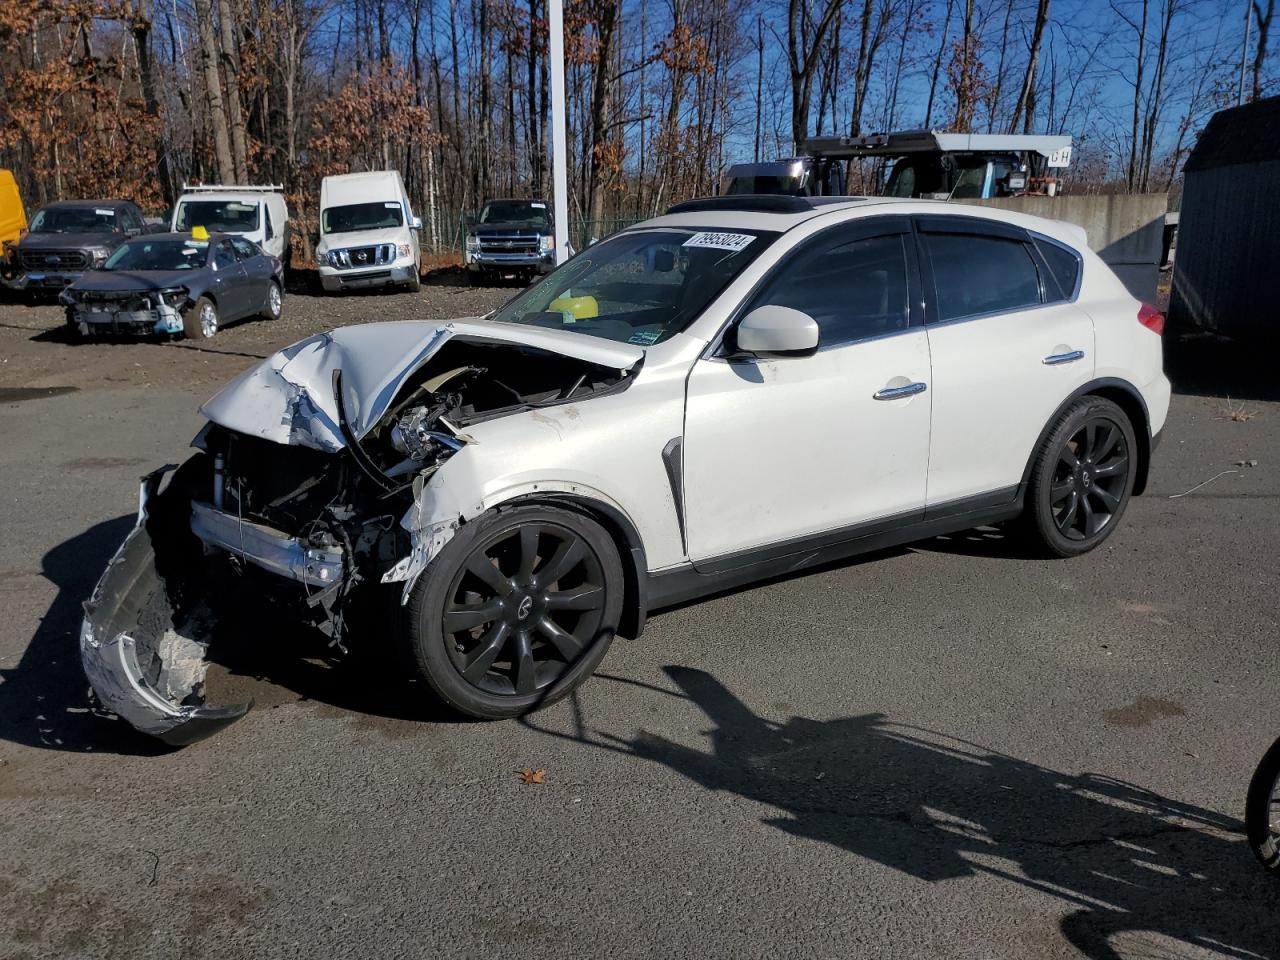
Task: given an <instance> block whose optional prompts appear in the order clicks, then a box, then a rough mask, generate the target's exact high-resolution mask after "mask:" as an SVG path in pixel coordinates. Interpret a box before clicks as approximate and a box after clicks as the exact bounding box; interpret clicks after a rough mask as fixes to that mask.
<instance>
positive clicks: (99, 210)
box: [93, 207, 116, 217]
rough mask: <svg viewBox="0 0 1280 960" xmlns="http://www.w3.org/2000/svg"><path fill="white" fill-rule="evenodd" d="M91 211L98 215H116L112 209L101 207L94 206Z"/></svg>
mask: <svg viewBox="0 0 1280 960" xmlns="http://www.w3.org/2000/svg"><path fill="white" fill-rule="evenodd" d="M93 212H94V213H96V214H97V215H98V216H100V217H114V216H115V215H116V212H115V211H114V210H105V209H103V208H101V207H94V208H93Z"/></svg>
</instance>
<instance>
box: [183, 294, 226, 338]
mask: <svg viewBox="0 0 1280 960" xmlns="http://www.w3.org/2000/svg"><path fill="white" fill-rule="evenodd" d="M217 332H218V308H217V307H216V306H214V303H213V301H212V300H210V299H209V298H208V297H201V298H200V299H198V300H197V301H196V302H195V303H193V304H192V305H191V306H190V307H189V308H188V309H187V310H186V311H185V312H184V313H183V314H182V333H183V336H185V337H186V338H187V339H188V340H208V339H209V338H210V337H212V336H213V335H214V334H216V333H217Z"/></svg>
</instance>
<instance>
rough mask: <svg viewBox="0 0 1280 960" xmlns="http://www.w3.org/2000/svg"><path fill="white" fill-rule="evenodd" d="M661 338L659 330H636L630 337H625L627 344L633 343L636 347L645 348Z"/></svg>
mask: <svg viewBox="0 0 1280 960" xmlns="http://www.w3.org/2000/svg"><path fill="white" fill-rule="evenodd" d="M660 336H662V331H661V330H637V331H636V332H635V333H633V334H632V335H631V336H629V337H627V343H634V344H636V345H637V346H641V347H647V346H649V344H651V343H654V342H656V341H657V339H658V338H659V337H660Z"/></svg>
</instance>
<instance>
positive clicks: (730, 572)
mask: <svg viewBox="0 0 1280 960" xmlns="http://www.w3.org/2000/svg"><path fill="white" fill-rule="evenodd" d="M1021 512H1022V490H1021V488H1020V487H1009V488H1006V489H1004V490H1000V491H997V492H995V493H991V494H982V495H981V496H977V497H966V498H965V499H963V500H957V501H955V502H954V503H950V504H943V505H940V506H936V507H933V508H932V509H930V510H928V511H924V512H913V513H910V514H906V515H902V516H898V517H890V518H887V519H885V520H874V521H871V522H870V523H865V524H858V525H857V526H854V527H850V528H848V529H846V530H842V531H835V532H833V533H830V534H822V535H821V536H819V537H813V538H806V539H805V540H803V541H795V542H792V543H790V544H784V545H775V546H771V547H764V548H761V549H759V550H753V551H750V552H746V553H738V554H733V555H731V556H730V557H724V558H714V559H713V560H712V561H710V562H704V563H703V564H702V566H701V568H696V567H694V565H693V564H684V565H682V566H679V567H674V568H671V569H667V570H662V571H660V572H658V573H650V574H649V577H648V585H647V590H646V591H645V592H646V595H647V600H648V604H647V606H648V609H649V611H650V612H652V611H655V610H661V609H663V608H666V607H673V606H676V605H678V604H682V603H688V602H689V601H691V600H696V599H698V598H700V597H706V596H710V595H711V594H714V593H721V592H723V591H726V590H733V589H735V588H737V587H742V586H745V585H747V584H749V583H756V582H759V581H761V580H767V579H770V578H773V577H779V576H785V575H787V574H791V573H796V572H798V571H800V570H804V569H807V568H809V567H813V566H816V565H818V564H821V563H828V562H830V561H833V560H842V559H845V558H847V557H852V556H857V555H858V554H862V553H870V552H872V551H875V550H883V549H885V548H887V547H896V546H901V545H902V544H904V543H914V542H916V541H918V540H927V539H929V538H930V537H937V536H942V535H943V534H948V533H956V532H957V531H960V530H968V529H971V528H973V527H980V526H983V525H985V524H988V523H999V522H1000V521H1002V520H1012V519H1013V518H1014V517H1016V516H1018V514H1020V513H1021ZM726 561H732V563H731V565H728V564H727V563H726Z"/></svg>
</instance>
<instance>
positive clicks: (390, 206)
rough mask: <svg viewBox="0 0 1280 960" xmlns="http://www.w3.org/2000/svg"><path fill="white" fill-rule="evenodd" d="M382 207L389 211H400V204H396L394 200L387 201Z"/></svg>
mask: <svg viewBox="0 0 1280 960" xmlns="http://www.w3.org/2000/svg"><path fill="white" fill-rule="evenodd" d="M382 205H383V206H384V207H386V208H387V209H388V210H399V209H400V204H398V203H396V202H395V201H394V200H385V201H383V204H382Z"/></svg>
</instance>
